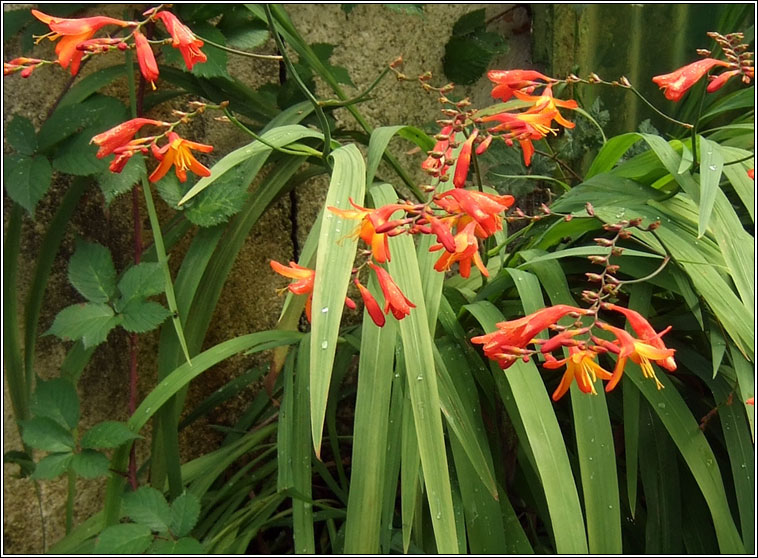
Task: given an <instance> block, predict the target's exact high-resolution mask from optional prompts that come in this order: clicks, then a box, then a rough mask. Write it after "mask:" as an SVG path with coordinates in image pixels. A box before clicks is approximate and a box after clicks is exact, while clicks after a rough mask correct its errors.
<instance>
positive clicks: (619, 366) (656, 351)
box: [598, 322, 674, 391]
mask: <svg viewBox="0 0 758 558" xmlns="http://www.w3.org/2000/svg"><path fill="white" fill-rule="evenodd" d="M630 323H631V322H630ZM598 325H599V326H600V327H601V328H602V329H604V330H606V331H610V332H611V333H613V334H614V335H615V336H616V343H615V344H616V345H617V346H618V360H617V361H616V368H615V369H614V370H613V376H612V378H611V381H610V382H608V384H607V385H606V386H605V391H611V390H612V389H613V388H614V387H616V384H618V383H619V381H620V380H621V376H622V374H623V373H624V366H625V365H626V359H627V358H628V359H630V360H631V361H632V362H634V363H636V364H639V365H640V368H641V369H642V374H643V375H644V376H645V378H652V379H654V380H655V386H656V387H657V388H658V389H661V388H663V384H662V383H661V382H660V381H659V380H658V377H657V376H656V375H655V370H654V369H653V365H652V364H651V361H652V362H656V363H658V364H660V365H661V366H663V365H664V363H666V362H667V361H668V360H669V359H671V361H673V360H674V359H673V356H674V349H661V348H658V347H655V346H653V345H651V344H650V343H648V342H645V341H640V340H639V339H635V338H634V337H632V336H631V335H630V334H629V333H627V332H626V331H624V330H623V329H620V328H617V327H613V326H612V325H608V324H605V323H598ZM612 345H613V344H611V343H604V344H603V346H604V347H606V348H609V349H611V350H613V349H612ZM614 352H615V350H614Z"/></svg>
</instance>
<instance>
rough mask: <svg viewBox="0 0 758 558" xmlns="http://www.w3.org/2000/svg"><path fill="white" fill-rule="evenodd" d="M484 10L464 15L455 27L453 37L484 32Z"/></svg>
mask: <svg viewBox="0 0 758 558" xmlns="http://www.w3.org/2000/svg"><path fill="white" fill-rule="evenodd" d="M485 12H486V10H485V9H484V8H481V9H479V10H474V11H473V12H469V13H467V14H463V15H462V16H461V17H459V18H458V21H456V22H455V24H454V25H453V35H468V34H469V33H478V32H481V31H484V27H485Z"/></svg>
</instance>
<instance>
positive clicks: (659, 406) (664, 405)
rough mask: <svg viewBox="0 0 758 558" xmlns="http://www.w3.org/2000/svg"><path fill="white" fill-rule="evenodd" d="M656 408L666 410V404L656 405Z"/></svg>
mask: <svg viewBox="0 0 758 558" xmlns="http://www.w3.org/2000/svg"><path fill="white" fill-rule="evenodd" d="M658 408H659V409H665V408H666V404H665V403H658Z"/></svg>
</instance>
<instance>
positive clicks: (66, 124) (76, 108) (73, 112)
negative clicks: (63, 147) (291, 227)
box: [37, 95, 128, 151]
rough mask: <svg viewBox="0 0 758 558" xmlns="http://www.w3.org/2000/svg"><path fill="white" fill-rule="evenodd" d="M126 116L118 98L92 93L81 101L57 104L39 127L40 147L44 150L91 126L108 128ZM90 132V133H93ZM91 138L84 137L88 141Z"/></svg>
mask: <svg viewBox="0 0 758 558" xmlns="http://www.w3.org/2000/svg"><path fill="white" fill-rule="evenodd" d="M127 118H128V114H127V111H126V107H125V106H124V104H123V103H122V102H121V101H119V100H118V99H114V98H113V97H106V96H103V95H94V96H92V97H91V98H89V99H87V100H86V101H84V102H81V103H76V104H72V105H67V106H62V107H58V109H57V110H56V111H55V112H54V113H53V114H52V116H50V118H48V119H47V120H46V121H45V123H44V124H43V125H42V127H41V128H40V131H39V134H38V135H37V141H38V142H39V146H38V149H39V151H46V150H47V149H49V148H50V147H52V146H53V145H55V144H56V143H58V142H60V141H61V140H64V139H66V138H67V137H69V136H71V135H72V134H74V133H75V132H76V131H77V130H81V129H83V128H87V127H90V126H93V127H94V130H95V132H94V134H99V133H100V132H104V131H105V130H108V129H109V128H111V127H112V126H115V125H116V124H118V123H120V122H123V121H124V120H126V119H127ZM94 134H93V135H94ZM89 140H90V138H87V142H89Z"/></svg>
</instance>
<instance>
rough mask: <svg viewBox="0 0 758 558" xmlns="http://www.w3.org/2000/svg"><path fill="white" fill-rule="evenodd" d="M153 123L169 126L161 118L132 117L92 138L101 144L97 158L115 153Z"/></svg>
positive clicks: (92, 141) (94, 141) (91, 141)
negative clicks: (143, 128)
mask: <svg viewBox="0 0 758 558" xmlns="http://www.w3.org/2000/svg"><path fill="white" fill-rule="evenodd" d="M147 124H151V125H153V126H167V125H168V124H166V123H165V122H160V121H159V120H151V119H150V118H132V119H131V120H127V121H126V122H124V123H122V124H119V125H118V126H115V127H114V128H111V129H110V130H106V131H105V132H103V133H101V134H98V135H96V136H95V137H93V138H92V139H91V140H90V143H94V144H95V145H97V146H99V147H100V149H98V151H97V158H98V159H102V158H103V157H107V156H108V155H110V154H111V153H113V152H114V151H115V150H116V148H118V147H122V146H125V145H126V144H127V143H129V141H130V140H131V139H132V138H133V137H134V134H136V133H137V132H138V131H139V129H140V128H142V126H145V125H147Z"/></svg>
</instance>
